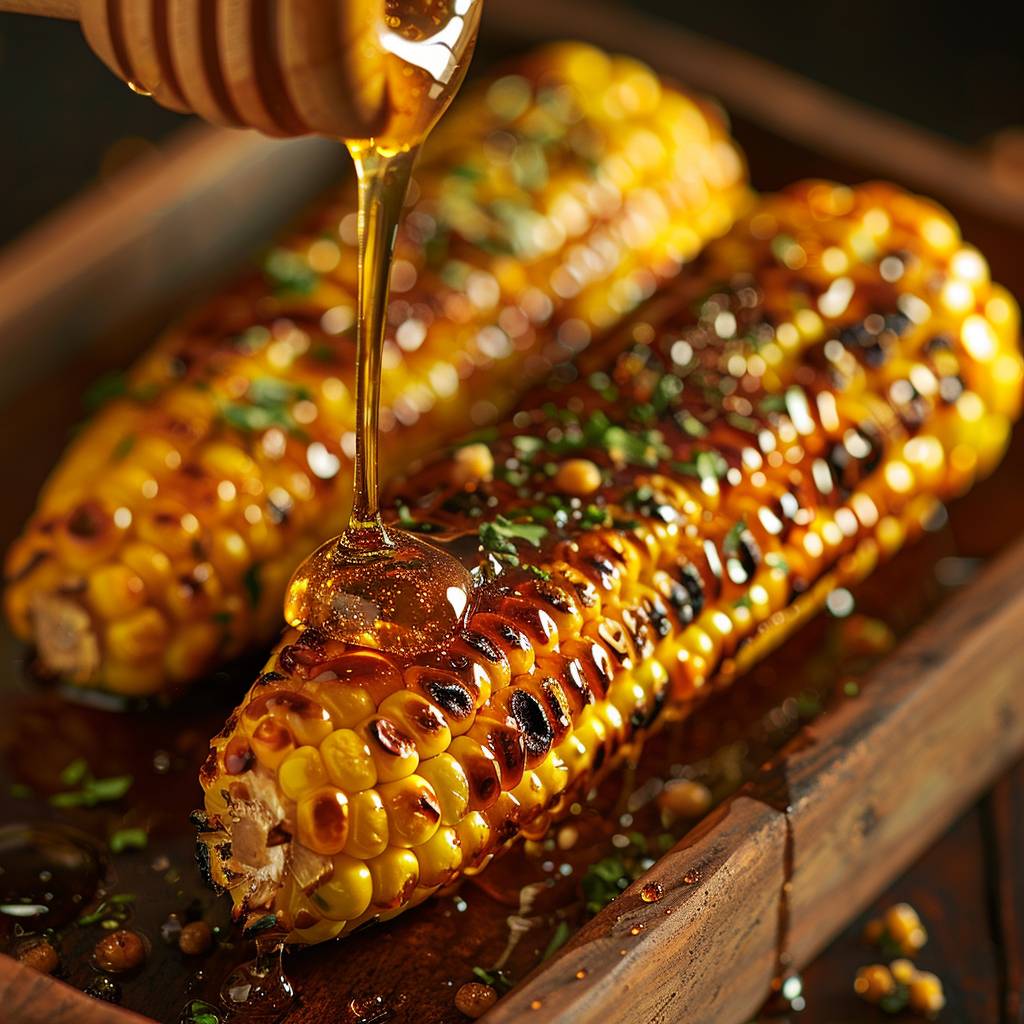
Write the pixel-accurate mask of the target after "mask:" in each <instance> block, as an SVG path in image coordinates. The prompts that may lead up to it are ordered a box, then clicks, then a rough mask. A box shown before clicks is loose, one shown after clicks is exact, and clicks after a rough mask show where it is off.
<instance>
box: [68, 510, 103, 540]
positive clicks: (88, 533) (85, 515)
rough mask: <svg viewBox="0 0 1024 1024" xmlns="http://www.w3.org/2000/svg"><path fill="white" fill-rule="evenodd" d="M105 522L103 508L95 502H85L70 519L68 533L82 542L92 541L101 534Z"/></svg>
mask: <svg viewBox="0 0 1024 1024" xmlns="http://www.w3.org/2000/svg"><path fill="white" fill-rule="evenodd" d="M103 522H104V514H103V508H102V507H101V506H100V505H99V504H98V503H97V502H95V501H85V502H82V504H81V505H79V506H78V507H77V508H76V509H75V510H74V511H73V512H72V513H71V515H70V516H69V517H68V533H70V534H71V535H72V536H73V537H78V538H79V539H80V540H91V539H92V538H93V537H96V536H98V535H99V534H100V532H101V531H102V529H103Z"/></svg>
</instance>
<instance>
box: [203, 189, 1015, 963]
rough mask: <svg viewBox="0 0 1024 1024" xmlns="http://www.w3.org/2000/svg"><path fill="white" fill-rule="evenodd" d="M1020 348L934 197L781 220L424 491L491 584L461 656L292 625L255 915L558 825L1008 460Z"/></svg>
mask: <svg viewBox="0 0 1024 1024" xmlns="http://www.w3.org/2000/svg"><path fill="white" fill-rule="evenodd" d="M1017 332H1018V312H1017V308H1016V306H1015V304H1014V302H1013V300H1012V299H1011V298H1010V297H1009V295H1008V294H1007V293H1006V292H1005V291H1004V290H1003V289H1001V288H1000V287H999V286H997V285H994V284H992V283H990V281H989V279H988V271H987V267H986V264H985V261H984V260H983V258H982V257H981V256H980V254H979V253H978V252H977V251H976V250H974V249H972V248H970V247H969V246H965V245H963V244H962V243H961V241H960V239H959V234H958V230H957V227H956V225H955V224H954V223H953V222H952V220H951V219H950V218H949V216H948V215H947V214H945V213H944V212H943V211H941V210H940V209H938V208H937V207H935V206H934V205H932V204H930V203H928V202H926V201H924V200H921V199H917V198H914V197H911V196H909V195H907V194H905V193H903V192H901V191H899V190H897V189H896V188H894V187H892V186H887V185H870V186H864V187H861V188H858V189H853V190H851V189H849V188H845V187H840V186H834V185H831V184H827V183H822V182H813V183H809V184H805V185H801V186H798V187H795V188H793V189H791V190H789V191H787V192H785V193H782V194H780V195H778V196H775V197H771V198H767V199H765V200H763V201H762V202H761V203H760V205H759V206H758V207H757V208H756V209H755V210H754V212H753V213H752V214H751V215H750V216H749V217H748V218H747V219H745V220H744V221H742V222H741V223H740V224H739V225H738V226H737V227H736V228H735V229H734V230H733V231H732V233H731V234H729V235H728V236H727V237H726V238H725V239H723V240H721V241H720V242H717V243H714V244H713V245H712V246H711V247H710V248H709V250H708V251H707V253H706V254H705V256H704V257H702V258H701V260H700V261H699V262H698V264H697V266H696V268H695V270H694V272H693V274H691V275H687V277H686V278H681V279H680V280H679V281H678V282H677V283H676V284H674V285H673V286H671V287H670V288H669V289H668V290H667V293H666V294H665V295H663V296H662V297H660V298H659V299H657V300H656V301H655V302H653V303H652V304H651V305H650V306H649V307H647V309H646V310H645V311H643V314H642V315H640V316H638V318H636V319H634V320H633V321H632V322H631V323H630V324H628V325H627V326H626V327H625V328H623V329H622V330H621V331H620V332H619V333H617V334H616V335H614V336H612V338H611V339H610V340H609V341H608V342H607V343H606V344H604V345H602V346H598V347H595V349H594V350H592V351H591V352H589V353H587V354H586V356H585V357H583V358H581V359H580V360H579V361H578V363H577V367H578V369H579V377H578V378H577V379H576V380H574V381H570V382H568V383H565V384H564V385H562V386H560V387H555V388H553V389H550V390H549V391H548V392H547V393H545V394H543V395H542V396H541V397H540V398H539V399H538V400H537V402H536V403H534V405H532V406H529V407H528V409H529V411H526V410H524V411H520V412H518V413H516V414H515V416H514V417H513V418H512V420H511V422H510V423H507V424H506V425H505V426H503V427H502V428H500V429H499V430H497V431H496V432H495V434H494V436H492V437H490V438H488V439H486V440H481V439H477V440H476V441H474V442H473V445H474V447H473V448H471V449H470V448H467V447H464V448H462V449H460V450H459V451H458V452H456V453H455V455H454V456H453V457H448V458H446V459H443V460H440V461H435V462H432V463H429V464H428V465H427V466H426V467H424V468H423V469H422V470H420V471H418V472H417V473H415V475H413V476H412V477H411V479H409V480H408V481H406V482H405V483H403V484H400V485H398V486H397V490H396V492H395V493H396V500H397V502H398V503H399V504H400V505H401V506H402V507H403V508H404V512H403V521H405V522H406V523H407V525H408V522H409V521H410V520H412V521H415V522H416V523H418V524H419V527H420V528H421V529H425V530H427V529H432V530H435V531H437V532H436V534H435V537H436V538H437V539H438V540H439V541H443V542H445V543H448V544H449V545H450V546H451V548H452V549H453V550H456V551H463V552H468V553H469V555H468V556H467V557H471V558H472V559H473V560H474V561H476V562H477V573H478V576H479V577H480V580H479V586H478V588H477V591H476V595H475V603H474V604H473V606H472V610H471V611H470V612H469V614H468V617H467V619H466V622H465V625H464V629H463V630H462V632H461V633H460V634H459V635H458V636H457V638H456V639H455V640H454V641H453V642H452V643H451V645H450V646H449V647H448V648H447V649H445V650H439V651H437V652H435V653H433V654H429V655H426V656H423V657H419V658H416V659H412V660H410V661H407V662H400V661H398V660H396V659H394V658H392V657H390V656H387V655H385V654H383V653H380V652H375V651H370V650H360V649H355V648H351V647H346V646H345V645H344V644H340V643H337V642H334V641H330V640H326V639H325V638H324V637H323V636H322V635H319V634H317V632H316V631H315V630H311V629H307V630H304V631H303V630H296V629H289V630H287V631H286V632H285V635H284V638H283V640H282V643H281V644H280V646H279V647H278V648H277V649H276V651H275V652H274V654H273V655H272V656H271V658H270V661H269V662H268V664H267V666H266V669H265V671H264V674H263V675H262V676H261V677H260V678H259V679H258V680H257V682H256V684H255V686H254V687H253V688H252V690H251V691H250V692H249V694H248V696H247V698H246V700H245V701H244V702H243V704H242V705H241V707H240V708H239V709H238V710H237V711H236V712H235V714H233V715H232V717H231V718H230V719H229V721H228V723H227V725H226V726H225V728H224V730H223V731H222V732H221V733H220V734H219V735H218V736H217V737H216V738H215V739H214V741H213V744H212V748H211V752H210V756H209V759H208V760H207V762H206V764H205V766H204V769H203V772H202V776H201V781H202V784H203V787H204V790H205V793H206V810H205V816H203V817H202V818H201V821H202V829H203V832H202V835H201V837H200V850H201V851H202V852H204V854H205V857H206V858H207V864H208V867H209V870H210V874H211V876H212V878H213V880H214V881H215V882H216V883H218V884H221V885H223V886H225V887H227V888H229V889H230V891H231V896H232V899H233V901H234V905H235V910H236V914H237V916H239V917H241V918H243V919H246V920H248V921H249V922H250V923H251V922H252V921H254V920H256V919H257V918H258V919H260V920H261V922H262V923H263V925H273V926H276V927H278V928H280V929H282V930H283V931H285V932H286V933H287V935H288V939H289V940H290V941H293V942H300V943H301V942H306V943H309V942H318V941H321V940H324V939H327V938H330V937H332V936H335V935H338V934H340V933H342V932H345V931H348V930H350V929H351V928H353V927H355V926H357V925H359V924H361V923H363V922H365V921H368V920H370V919H372V918H376V917H380V918H387V917H389V916H391V915H394V914H396V913H398V912H400V911H401V910H403V909H404V908H406V907H409V906H412V905H414V904H416V903H418V902H419V901H421V900H422V899H424V898H426V897H427V896H428V895H429V894H430V893H432V892H433V891H435V890H436V889H437V888H438V887H439V886H441V885H444V884H445V883H447V882H449V881H450V880H452V879H453V878H455V877H457V876H458V875H459V874H460V873H464V872H472V871H476V870H478V869H480V868H481V867H482V866H483V865H484V864H486V862H487V861H488V859H489V858H490V857H491V856H492V855H493V854H494V853H495V852H496V851H497V850H499V849H500V848H501V847H502V846H503V845H504V844H506V843H508V842H509V841H511V840H512V839H514V838H515V837H517V836H520V835H526V836H537V835H539V834H541V833H542V832H543V831H544V829H545V826H546V824H547V823H548V821H549V820H550V818H551V816H552V815H553V814H556V813H558V811H559V809H560V807H562V806H563V805H564V804H565V803H566V802H567V801H569V800H571V799H573V798H574V794H577V793H578V792H579V790H580V788H581V787H583V786H586V785H589V784H590V783H592V782H593V780H594V773H595V771H596V770H597V769H599V768H600V767H601V766H602V764H606V763H609V762H610V761H611V759H612V758H613V757H614V755H615V754H616V752H617V751H619V750H620V749H621V748H622V746H623V744H624V743H625V742H626V741H627V740H630V739H632V738H633V737H634V736H635V735H636V734H638V733H642V732H643V731H644V730H646V729H647V728H648V727H650V726H651V725H652V724H653V723H654V722H655V721H656V720H657V719H658V718H659V716H661V715H662V714H665V713H669V712H671V713H676V714H678V713H681V712H682V711H683V710H685V709H686V708H688V707H689V706H692V703H693V700H694V699H695V697H696V696H697V695H698V694H700V692H701V691H702V690H704V689H706V688H707V687H708V686H709V685H710V684H711V683H712V682H713V681H718V680H722V679H726V678H728V677H729V676H730V675H731V674H734V673H735V671H736V669H737V667H738V666H739V665H741V664H742V663H743V662H744V661H747V660H749V659H750V658H752V657H755V656H756V655H757V654H758V653H760V652H761V651H763V650H764V648H765V647H766V646H767V645H769V644H771V643H775V642H778V640H779V638H780V637H781V636H782V634H783V633H784V632H785V631H786V629H787V628H788V627H789V626H791V625H792V623H793V621H794V620H795V619H796V618H798V617H799V614H800V613H801V611H806V610H807V609H809V608H813V607H814V606H815V605H817V604H818V603H820V601H822V600H823V599H824V596H825V594H826V593H827V589H828V588H829V587H830V586H834V585H835V584H836V583H837V582H838V581H848V580H853V579H855V578H858V577H860V576H861V575H863V574H864V573H866V572H868V571H870V569H871V568H872V566H873V565H874V564H875V562H876V560H877V559H878V558H879V557H880V556H884V555H887V554H889V553H891V552H892V551H894V550H895V549H896V548H898V547H899V546H900V544H901V543H902V542H903V541H904V538H905V537H906V536H907V535H908V534H909V533H913V531H915V530H916V529H918V528H919V526H920V524H921V522H922V519H923V518H924V517H925V516H926V514H927V513H928V512H929V511H930V510H931V509H932V508H933V507H934V504H935V502H936V501H938V500H941V499H943V498H946V497H949V496H951V495H953V494H955V493H957V492H959V491H961V490H963V489H964V488H965V487H967V486H968V485H969V484H970V482H971V481H972V480H973V479H974V477H975V476H976V475H977V474H978V473H983V472H986V471H987V470H989V469H990V468H991V467H992V465H993V464H994V462H995V461H996V460H997V458H998V457H999V455H1000V453H1001V452H1002V450H1003V448H1004V446H1005V444H1006V441H1007V437H1008V434H1009V429H1010V422H1011V419H1012V417H1013V416H1014V415H1016V413H1017V411H1018V407H1019V402H1020V392H1021V380H1022V366H1021V358H1020V355H1019V353H1018V351H1017V347H1016V342H1017ZM467 450H469V451H471V453H472V454H471V456H470V457H464V453H465V452H466V451H467ZM467 467H468V468H469V469H470V470H472V471H467ZM665 709H668V710H665ZM275 919H276V920H275Z"/></svg>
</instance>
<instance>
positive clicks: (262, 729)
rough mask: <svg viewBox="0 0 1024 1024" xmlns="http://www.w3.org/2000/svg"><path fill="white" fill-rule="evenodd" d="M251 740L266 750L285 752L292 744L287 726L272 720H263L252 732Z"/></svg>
mask: <svg viewBox="0 0 1024 1024" xmlns="http://www.w3.org/2000/svg"><path fill="white" fill-rule="evenodd" d="M252 738H253V739H254V740H256V741H257V742H258V743H260V744H261V745H262V746H264V747H266V748H267V749H268V750H285V749H286V748H287V747H289V746H291V744H292V743H293V742H294V740H293V739H292V733H291V730H290V729H289V728H288V726H287V725H285V724H284V723H283V722H279V721H277V720H276V719H274V718H264V719H263V721H262V722H260V724H259V725H257V726H256V728H255V729H254V730H253V733H252Z"/></svg>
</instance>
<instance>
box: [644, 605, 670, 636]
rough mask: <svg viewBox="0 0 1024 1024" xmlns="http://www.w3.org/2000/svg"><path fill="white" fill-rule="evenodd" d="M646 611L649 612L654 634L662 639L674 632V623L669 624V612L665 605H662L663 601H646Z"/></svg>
mask: <svg viewBox="0 0 1024 1024" xmlns="http://www.w3.org/2000/svg"><path fill="white" fill-rule="evenodd" d="M644 609H645V610H646V612H647V618H648V620H649V621H650V623H651V627H652V628H653V629H654V632H655V633H657V635H658V636H659V637H660V638H662V639H664V638H665V637H667V636H668V635H669V633H671V632H672V623H671V622H669V618H668V611H667V609H666V608H665V605H664V604H662V602H661V599H660V598H656V599H654V600H648V601H645V602H644Z"/></svg>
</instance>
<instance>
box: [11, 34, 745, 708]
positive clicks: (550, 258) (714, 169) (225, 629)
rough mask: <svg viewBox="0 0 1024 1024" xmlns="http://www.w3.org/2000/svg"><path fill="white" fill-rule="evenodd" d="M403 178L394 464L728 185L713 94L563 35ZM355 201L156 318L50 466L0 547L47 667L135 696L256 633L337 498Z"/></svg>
mask: <svg viewBox="0 0 1024 1024" xmlns="http://www.w3.org/2000/svg"><path fill="white" fill-rule="evenodd" d="M339 159H340V156H339ZM350 192H352V193H353V195H352V196H350V195H349V193H350ZM413 192H414V198H413V201H412V204H411V208H410V209H409V210H408V216H407V218H406V222H405V226H404V228H403V232H402V235H401V238H400V241H399V245H398V253H397V263H396V266H395V271H394V274H393V277H392V281H393V286H392V296H393V298H392V303H391V307H390V321H391V322H390V326H389V331H388V340H387V342H386V347H385V355H384V366H385V373H384V382H383V387H384V394H383V405H384V408H383V409H382V412H381V424H382V429H383V431H384V438H383V444H382V453H383V456H384V459H385V462H386V463H388V464H390V465H391V466H399V465H402V464H403V462H405V461H407V460H408V459H409V458H410V457H411V456H412V455H413V454H415V453H417V452H419V453H422V452H423V451H425V450H427V449H429V448H431V447H435V446H436V445H437V444H438V443H440V442H442V441H445V440H448V439H450V438H451V437H452V436H454V435H455V433H456V430H458V431H460V432H461V430H464V429H465V424H466V423H467V422H473V421H475V422H483V421H484V420H486V419H488V418H490V417H493V416H494V415H496V414H497V413H498V411H499V410H500V409H501V408H502V407H503V406H506V405H507V404H508V403H510V402H511V401H513V400H514V399H515V398H516V397H517V395H519V394H521V393H522V390H523V388H524V387H525V382H526V381H528V380H530V379H531V378H532V379H537V378H538V377H539V376H540V375H543V373H544V372H545V371H546V370H547V369H548V368H550V366H551V365H553V364H554V363H557V362H560V361H563V360H564V359H565V358H566V357H567V356H569V355H571V354H572V353H573V352H576V351H578V350H579V349H580V348H582V347H583V346H585V345H586V344H587V343H588V341H589V340H590V337H591V334H592V333H596V332H597V331H599V330H601V329H603V328H605V327H606V326H608V325H609V324H610V323H612V322H614V321H615V320H616V319H618V318H620V317H621V316H622V315H623V314H624V313H625V312H627V311H628V310H629V309H630V308H631V307H632V306H634V305H636V304H637V303H638V302H639V301H640V300H641V299H642V298H644V297H645V296H646V295H648V294H649V293H650V292H651V291H652V290H653V288H654V287H655V285H656V284H657V283H658V282H659V281H660V280H663V279H665V278H667V277H669V276H671V275H672V274H674V273H675V272H676V271H677V270H678V268H679V266H680V265H681V263H682V262H683V261H685V260H687V259H689V258H690V257H691V256H693V255H694V254H695V253H696V251H697V250H698V249H699V248H700V246H701V244H702V243H703V242H704V241H706V240H707V239H708V238H709V237H712V236H714V235H718V234H721V233H722V232H723V231H724V230H726V229H727V228H728V227H729V226H730V224H731V223H732V220H733V218H734V216H735V214H736V212H737V209H738V207H739V206H740V205H741V204H743V203H744V202H745V199H746V188H745V176H744V170H743V165H742V161H741V158H740V156H739V154H738V152H737V150H736V149H735V148H734V147H733V145H732V144H731V143H730V141H729V139H728V136H727V133H726V129H725V127H724V124H723V122H722V120H721V119H720V117H719V115H718V114H717V113H716V112H715V111H714V110H712V109H710V108H705V107H704V106H703V105H702V104H700V103H699V102H698V101H695V100H693V99H690V98H688V97H686V96H684V95H683V94H681V93H679V92H676V91H674V90H672V89H669V88H663V87H662V86H661V85H660V84H659V82H658V80H657V78H656V77H655V76H654V75H653V74H652V73H651V72H650V71H649V70H648V69H647V68H645V67H643V66H642V65H640V64H637V63H636V62H634V61H632V60H628V59H626V58H617V57H616V58H610V57H608V56H606V55H605V54H603V53H601V52H599V51H597V50H594V49H592V48H590V47H586V46H582V45H577V44H565V45H561V46H554V47H549V48H547V49H544V50H542V51H540V52H539V53H537V54H534V55H533V56H529V57H526V58H524V59H523V60H522V61H521V62H520V63H519V64H518V65H517V66H515V67H513V68H512V70H511V73H509V74H507V75H505V76H503V77H500V78H498V79H496V80H492V81H491V82H490V83H483V84H481V85H480V86H479V87H477V89H476V92H475V95H473V96H471V97H469V98H467V99H466V100H465V102H463V103H461V104H460V105H457V107H456V109H455V110H454V111H453V112H452V114H451V117H450V118H449V119H448V120H447V121H446V122H445V123H443V124H442V125H441V126H440V127H439V129H438V131H437V132H436V134H435V137H434V138H433V139H432V140H431V143H430V144H429V150H428V152H427V153H426V154H425V157H424V161H423V164H422V166H421V168H420V169H419V171H418V172H417V175H416V181H415V183H414V186H413ZM353 202H354V189H351V188H349V187H348V186H346V187H345V188H344V189H343V190H338V191H336V192H335V193H334V194H332V195H331V196H330V198H329V199H328V200H327V201H326V202H325V203H324V204H323V205H322V206H321V207H320V208H319V209H318V210H317V211H315V212H314V213H313V214H312V215H311V216H310V218H309V219H308V221H307V222H306V223H305V224H304V226H303V227H302V229H301V230H300V231H299V232H298V233H296V234H294V235H293V236H291V237H289V238H288V239H287V240H286V241H284V242H282V243H281V245H279V246H278V247H277V248H275V249H273V250H271V252H270V253H269V255H268V256H267V258H266V263H265V269H264V272H262V273H257V274H254V275H251V276H249V277H247V278H245V279H244V280H243V281H241V282H240V283H239V284H238V285H236V286H235V287H233V288H231V289H230V290H229V291H227V292H226V293H225V294H223V295H220V296H218V297H217V298H215V299H214V300H213V301H211V302H210V303H208V304H207V305H206V306H205V307H203V308H202V309H201V310H200V311H199V312H198V313H197V314H196V315H194V316H192V317H191V318H190V319H189V320H188V321H187V322H186V323H185V324H184V326H182V327H180V328H178V329H176V330H173V331H172V332H170V334H169V335H167V336H166V337H165V338H164V339H163V340H162V341H161V342H160V343H159V344H158V345H157V347H156V349H155V350H154V351H153V352H152V353H150V354H149V355H148V356H146V357H145V358H143V360H142V361H141V363H140V364H139V365H138V366H137V367H136V368H135V369H134V370H133V371H132V373H131V374H130V376H129V378H128V381H127V383H126V384H125V385H123V387H122V391H123V393H122V394H121V395H120V396H119V397H118V398H117V400H116V401H114V402H113V403H111V404H110V406H109V407H108V408H105V409H104V410H103V411H101V412H100V413H99V414H98V415H97V416H96V418H95V419H94V420H93V422H92V423H91V424H90V425H89V426H88V427H87V428H86V429H85V430H84V431H83V432H82V433H81V435H80V436H79V437H78V439H77V440H76V441H75V443H74V444H73V446H72V448H71V449H70V451H69V452H68V454H67V455H66V457H65V458H64V460H63V462H62V463H61V465H60V466H59V467H58V468H57V470H56V471H55V472H54V474H53V476H52V477H51V479H50V481H49V483H48V485H47V487H46V489H45V491H44V492H43V495H42V497H41V499H40V503H39V507H38V510H37V512H36V514H35V516H34V517H33V519H32V521H31V523H30V524H29V526H28V528H27V530H26V532H25V534H24V535H23V536H22V537H21V539H20V540H19V541H17V542H16V544H15V545H14V547H13V549H12V551H11V553H10V555H9V557H8V560H7V566H6V578H7V581H8V585H7V593H6V606H7V612H8V615H9V617H10V619H11V621H12V623H13V624H14V628H15V629H16V631H17V632H18V633H19V634H20V635H21V636H23V637H24V638H25V639H27V640H32V641H34V642H35V643H36V645H37V646H38V649H39V653H40V656H41V661H42V663H43V665H44V666H45V667H46V668H48V669H49V670H51V671H53V672H55V673H59V674H60V675H62V676H64V677H65V678H67V679H68V680H70V681H71V682H73V683H76V684H80V685H86V686H102V687H106V688H108V689H110V690H113V691H116V692H119V693H122V694H128V695H132V694H149V693H154V692H157V691H160V690H162V689H167V688H170V687H173V686H175V685H180V684H183V683H185V682H188V681H189V680H192V679H195V678H197V677H198V676H200V675H201V674H202V673H204V672H205V671H207V670H209V669H210V668H211V667H213V666H214V665H215V664H216V663H217V662H218V661H222V660H225V659H227V658H229V657H231V656H233V655H234V654H237V653H239V652H240V651H242V650H243V649H245V648H246V647H248V646H249V645H251V644H254V643H258V642H261V641H262V642H269V640H270V638H271V637H272V635H273V632H274V630H275V629H276V626H277V623H278V620H279V612H280V606H281V599H282V596H283V592H284V587H285V584H286V582H287V580H288V577H289V575H290V574H291V572H292V570H293V569H294V568H295V566H296V565H297V564H298V562H299V561H301V559H302V557H303V556H305V555H306V554H307V553H308V552H309V551H311V550H312V549H313V548H314V547H316V545H317V544H318V543H319V542H321V541H322V540H324V539H326V538H327V537H328V536H330V535H332V534H333V533H336V532H337V530H338V529H339V528H340V526H341V525H342V524H343V522H344V515H345V512H346V510H347V505H348V501H349V495H350V470H349V459H350V456H351V454H352V451H353V446H354V437H353V434H352V425H353V422H354V415H353V400H352V398H351V395H350V387H351V376H352V364H353V361H354V346H353V342H352V337H351V330H350V328H351V325H352V321H353V309H354V287H355V264H356V260H355V248H354V245H355V221H356V217H355V213H354V212H353ZM542 342H543V343H542ZM413 424H415V429H414V430H413V429H409V428H411V427H412V426H413Z"/></svg>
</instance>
